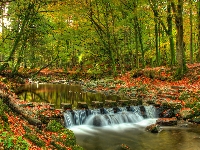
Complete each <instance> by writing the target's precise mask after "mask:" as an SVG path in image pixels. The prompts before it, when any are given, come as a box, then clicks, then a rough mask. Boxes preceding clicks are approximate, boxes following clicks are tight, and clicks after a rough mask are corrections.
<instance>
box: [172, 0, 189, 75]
mask: <svg viewBox="0 0 200 150" xmlns="http://www.w3.org/2000/svg"><path fill="white" fill-rule="evenodd" d="M171 4H172V5H171V6H172V9H173V12H174V14H175V24H176V32H177V34H176V57H177V64H178V70H177V71H178V72H177V73H178V74H177V75H178V76H179V77H182V76H183V75H184V73H185V72H186V62H185V51H184V47H185V43H184V41H183V15H182V12H183V0H178V4H177V7H176V5H175V3H174V2H171Z"/></svg>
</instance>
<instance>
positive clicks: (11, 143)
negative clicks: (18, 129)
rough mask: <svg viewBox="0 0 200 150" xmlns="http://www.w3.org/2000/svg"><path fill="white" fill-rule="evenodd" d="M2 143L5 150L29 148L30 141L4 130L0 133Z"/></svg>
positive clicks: (24, 149)
mask: <svg viewBox="0 0 200 150" xmlns="http://www.w3.org/2000/svg"><path fill="white" fill-rule="evenodd" d="M0 143H3V148H4V149H5V150H10V149H13V150H28V148H29V145H28V143H27V142H26V141H25V140H24V139H23V138H22V137H21V136H19V137H15V136H13V135H12V134H11V133H10V132H7V131H5V132H2V133H1V134H0Z"/></svg>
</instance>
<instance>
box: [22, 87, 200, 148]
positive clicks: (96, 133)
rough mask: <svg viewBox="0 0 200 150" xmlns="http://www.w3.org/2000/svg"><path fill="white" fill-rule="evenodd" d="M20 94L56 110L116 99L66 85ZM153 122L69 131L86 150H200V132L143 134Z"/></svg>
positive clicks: (168, 130) (183, 130)
mask: <svg viewBox="0 0 200 150" xmlns="http://www.w3.org/2000/svg"><path fill="white" fill-rule="evenodd" d="M22 89H23V92H21V93H19V96H20V98H21V99H25V100H27V101H37V102H49V103H54V104H55V105H56V107H57V108H59V107H60V104H61V103H62V102H65V103H72V104H73V107H76V105H77V102H79V101H85V102H87V103H88V104H90V103H91V101H97V100H98V101H104V100H105V99H113V100H116V99H119V97H117V96H105V95H103V94H100V93H88V92H82V91H81V88H80V86H70V85H65V84H41V85H36V84H33V85H27V86H25V87H23V88H22ZM155 121H156V119H155V118H153V119H144V120H142V121H141V122H138V123H134V124H119V125H112V126H111V125H110V126H104V127H94V126H89V125H79V126H73V127H70V129H71V130H73V131H74V133H75V135H76V138H77V144H78V145H81V146H82V147H83V148H84V149H85V150H120V145H121V144H122V143H123V144H126V145H128V146H129V147H130V148H131V150H200V128H199V127H196V128H189V127H182V128H180V127H179V128H177V127H163V130H162V131H161V132H160V133H158V134H153V133H149V132H146V131H145V127H146V126H147V125H150V124H152V123H155Z"/></svg>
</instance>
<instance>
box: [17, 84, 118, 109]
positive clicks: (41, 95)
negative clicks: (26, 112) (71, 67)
mask: <svg viewBox="0 0 200 150" xmlns="http://www.w3.org/2000/svg"><path fill="white" fill-rule="evenodd" d="M18 96H19V98H20V99H23V100H26V101H29V102H48V103H52V104H55V107H56V108H60V105H61V103H71V104H72V105H73V107H74V108H76V107H77V103H78V102H87V104H91V102H92V101H101V102H104V101H105V99H111V100H119V99H120V97H118V96H115V95H113V96H109V95H108V96H106V95H104V94H101V93H92V92H83V91H82V90H81V87H80V86H79V85H67V84H29V85H25V86H23V87H21V88H20V89H19V92H18Z"/></svg>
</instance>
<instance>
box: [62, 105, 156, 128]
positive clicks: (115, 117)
mask: <svg viewBox="0 0 200 150" xmlns="http://www.w3.org/2000/svg"><path fill="white" fill-rule="evenodd" d="M102 109H103V110H102ZM143 109H144V110H143ZM143 109H141V107H140V106H131V107H130V108H129V109H128V110H129V111H127V108H126V107H118V108H117V112H115V109H113V108H101V109H91V110H89V109H85V110H84V109H83V110H74V111H66V112H65V113H64V119H65V126H66V127H71V126H74V125H82V124H85V125H93V126H107V125H115V124H122V123H137V122H140V121H142V120H143V119H144V118H156V117H157V115H156V109H155V107H154V106H145V107H143ZM144 116H145V117H144Z"/></svg>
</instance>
